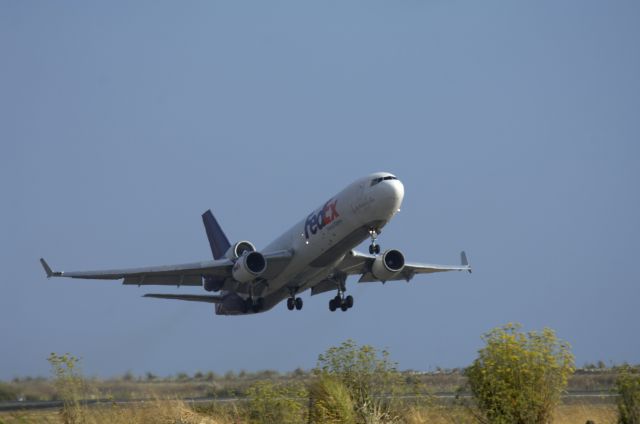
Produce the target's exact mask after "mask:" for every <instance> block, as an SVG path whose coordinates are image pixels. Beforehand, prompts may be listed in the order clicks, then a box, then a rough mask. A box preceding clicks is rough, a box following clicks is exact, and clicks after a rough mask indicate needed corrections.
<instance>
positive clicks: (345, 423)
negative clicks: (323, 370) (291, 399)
mask: <svg viewBox="0 0 640 424" xmlns="http://www.w3.org/2000/svg"><path fill="white" fill-rule="evenodd" d="M309 400H310V402H309V403H310V408H309V421H310V422H311V423H318V424H324V423H326V424H355V422H356V416H355V408H354V405H353V400H352V399H351V394H350V393H349V390H348V389H347V387H346V386H345V385H344V384H342V382H341V381H340V380H338V379H337V378H335V377H330V376H329V375H322V376H320V378H318V379H317V380H315V381H314V382H313V383H311V386H310V387H309Z"/></svg>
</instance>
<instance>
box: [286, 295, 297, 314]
mask: <svg viewBox="0 0 640 424" xmlns="http://www.w3.org/2000/svg"><path fill="white" fill-rule="evenodd" d="M295 307H296V305H295V302H294V301H293V298H292V297H290V298H289V299H287V309H288V310H290V311H293V308H295Z"/></svg>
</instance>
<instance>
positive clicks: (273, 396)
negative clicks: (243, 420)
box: [247, 381, 307, 424]
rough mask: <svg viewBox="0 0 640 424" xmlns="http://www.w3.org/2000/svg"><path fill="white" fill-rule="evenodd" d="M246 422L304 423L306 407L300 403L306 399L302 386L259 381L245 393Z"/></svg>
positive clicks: (265, 423)
mask: <svg viewBox="0 0 640 424" xmlns="http://www.w3.org/2000/svg"><path fill="white" fill-rule="evenodd" d="M247 397H248V398H249V402H248V408H247V418H248V422H250V423H253V424H295V423H302V422H305V413H306V406H305V407H303V405H302V404H301V401H302V400H303V399H305V398H306V397H307V391H306V389H305V388H304V386H301V385H298V384H293V385H286V386H285V385H276V384H274V383H272V382H270V381H261V382H258V383H256V384H255V385H253V386H252V387H250V388H249V390H248V391H247Z"/></svg>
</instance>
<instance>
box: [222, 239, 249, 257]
mask: <svg viewBox="0 0 640 424" xmlns="http://www.w3.org/2000/svg"><path fill="white" fill-rule="evenodd" d="M255 251H256V247H255V246H254V245H253V244H252V243H251V242H249V241H239V242H237V243H235V244H232V245H231V247H229V249H228V250H227V252H226V253H225V254H224V256H225V257H226V258H227V259H229V260H230V261H234V260H236V259H238V258H239V257H240V256H242V254H243V253H244V252H255Z"/></svg>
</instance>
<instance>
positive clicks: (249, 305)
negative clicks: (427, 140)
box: [40, 172, 471, 315]
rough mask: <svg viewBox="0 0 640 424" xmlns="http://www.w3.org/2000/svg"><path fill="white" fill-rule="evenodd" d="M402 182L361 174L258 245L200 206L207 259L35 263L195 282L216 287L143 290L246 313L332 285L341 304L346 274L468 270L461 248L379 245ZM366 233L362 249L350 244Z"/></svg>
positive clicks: (407, 275) (386, 276)
mask: <svg viewBox="0 0 640 424" xmlns="http://www.w3.org/2000/svg"><path fill="white" fill-rule="evenodd" d="M403 198H404V185H403V184H402V182H401V181H400V180H399V179H398V178H397V177H396V176H395V175H393V174H390V173H388V172H377V173H373V174H371V175H368V176H366V177H364V178H360V179H358V180H356V181H355V182H353V183H351V184H350V185H348V186H347V187H346V188H345V189H344V190H342V191H341V192H339V193H338V194H336V195H335V196H333V197H331V198H330V199H329V200H327V201H325V202H324V203H323V204H322V205H320V206H319V207H318V208H316V209H314V210H313V211H312V212H311V213H310V214H309V215H307V216H306V217H305V218H304V219H302V220H301V221H299V222H298V223H297V224H295V225H294V226H293V227H291V228H290V229H289V230H288V231H286V232H285V233H284V234H282V235H281V236H280V237H278V238H277V239H275V240H274V241H273V242H272V243H271V244H269V245H268V246H266V247H265V248H264V249H262V250H261V251H258V250H256V248H255V246H254V245H253V244H252V243H251V242H249V241H238V242H236V243H234V244H233V245H232V244H230V243H229V240H228V239H227V236H226V235H225V234H224V232H223V231H222V228H221V226H220V224H218V221H217V220H216V218H215V217H214V215H213V213H212V212H211V210H210V209H209V210H207V211H206V212H205V213H204V214H202V220H203V223H204V227H205V231H206V233H207V238H208V239H209V245H210V247H211V253H212V255H213V260H206V261H202V262H194V263H187V264H180V265H165V266H155V267H146V268H131V269H114V270H105V271H81V272H62V271H53V270H52V269H51V267H50V266H49V265H48V264H47V262H46V261H45V260H44V259H43V258H40V263H41V265H42V267H43V268H44V270H45V273H46V275H47V277H48V278H49V277H70V278H83V279H96V280H123V284H126V285H137V286H143V285H144V286H146V285H164V286H177V287H180V286H201V287H203V288H204V290H206V291H208V292H218V294H215V295H214V294H158V293H149V294H145V295H144V297H150V298H158V299H176V300H186V301H194V302H206V303H213V304H215V314H216V315H245V314H254V313H259V312H264V311H268V310H270V309H272V308H273V307H274V306H276V305H277V304H279V303H280V302H281V301H283V300H285V299H286V305H287V309H289V310H290V311H292V310H294V309H295V310H301V309H302V306H303V301H302V298H300V297H299V296H298V295H299V294H300V293H302V292H304V291H306V290H311V295H312V296H313V295H317V294H320V293H324V292H328V291H334V290H335V291H336V296H335V297H333V298H331V300H330V301H329V310H331V311H332V312H333V311H336V310H337V309H340V310H342V311H347V310H348V309H350V308H352V307H353V296H351V295H345V292H346V290H347V287H346V282H347V277H349V276H350V275H360V279H359V282H360V283H368V282H378V281H380V282H382V283H385V282H387V281H397V280H405V281H407V282H408V281H410V280H411V279H412V278H413V277H414V276H415V275H416V274H428V273H433V272H444V271H468V272H469V273H471V266H470V265H469V262H468V260H467V256H466V254H465V252H464V251H462V252H461V253H460V257H461V264H460V265H459V266H450V265H431V264H422V263H412V262H406V261H405V258H404V255H403V254H402V252H401V251H400V250H396V249H388V250H386V251H384V252H382V253H381V249H380V244H378V243H377V237H378V235H379V234H380V232H381V230H382V228H383V227H384V226H385V225H386V224H387V223H388V222H389V221H390V220H391V218H393V216H394V215H395V214H396V213H398V212H399V211H400V205H401V204H402V200H403ZM367 239H370V241H371V243H370V245H369V254H366V253H361V252H358V251H356V250H354V248H355V247H356V246H358V245H359V244H360V243H362V242H363V241H365V240H367Z"/></svg>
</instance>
